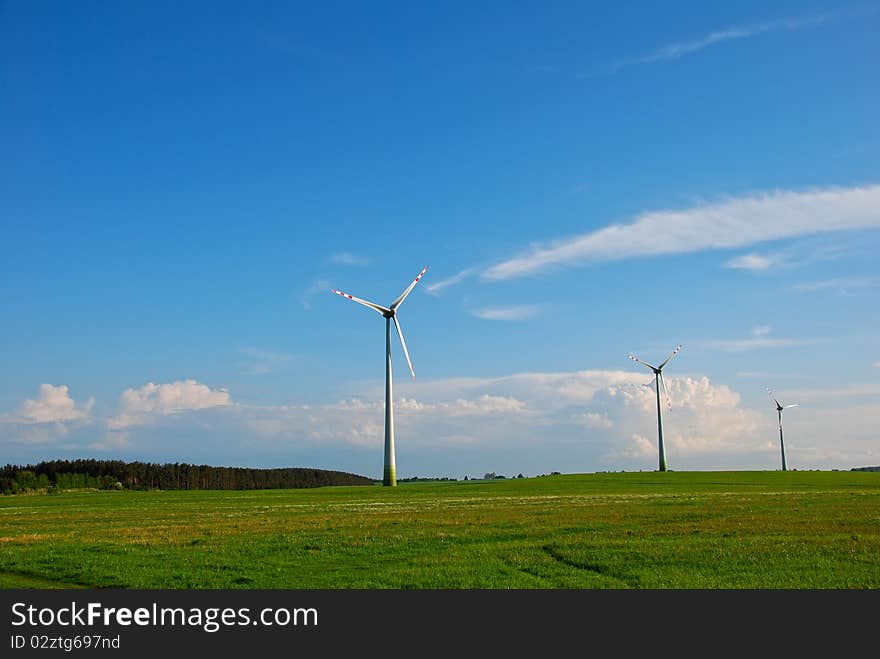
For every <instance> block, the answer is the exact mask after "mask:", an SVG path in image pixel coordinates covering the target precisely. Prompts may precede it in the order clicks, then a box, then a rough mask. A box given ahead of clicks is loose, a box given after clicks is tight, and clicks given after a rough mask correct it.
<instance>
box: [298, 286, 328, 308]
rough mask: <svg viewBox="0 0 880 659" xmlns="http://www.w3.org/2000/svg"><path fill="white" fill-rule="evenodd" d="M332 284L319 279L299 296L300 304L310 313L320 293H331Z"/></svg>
mask: <svg viewBox="0 0 880 659" xmlns="http://www.w3.org/2000/svg"><path fill="white" fill-rule="evenodd" d="M330 290H331V288H330V282H329V281H327V280H326V279H318V280H316V281H314V282H313V283H312V284H310V285H309V286H308V288H306V289H305V290H304V291H303V292H302V293H301V294H300V296H299V303H300V304H301V305H302V307H303V309H305V310H306V311H308V310H309V309H311V308H312V299H313V298H314V297H315V296H316V295H318V294H319V293H324V292H329V291H330Z"/></svg>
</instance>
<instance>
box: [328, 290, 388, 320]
mask: <svg viewBox="0 0 880 659" xmlns="http://www.w3.org/2000/svg"><path fill="white" fill-rule="evenodd" d="M332 292H333V293H336V294H337V295H341V296H342V297H344V298H348V299H349V300H351V301H352V302H357V303H358V304H362V305H364V306H365V307H369V308H370V309H372V310H373V311H377V312H379V313H380V314H382V315H383V316H384V315H385V314H386V313H391V309H386V308H385V307H383V306H381V305H378V304H375V303H373V302H368V301H367V300H362V299H360V298H359V297H355V296H354V295H349V294H348V293H344V292H342V291H337V290H336V289H335V288H334V289H333V291H332Z"/></svg>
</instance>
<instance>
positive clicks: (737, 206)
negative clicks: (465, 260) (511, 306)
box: [481, 184, 880, 281]
mask: <svg viewBox="0 0 880 659" xmlns="http://www.w3.org/2000/svg"><path fill="white" fill-rule="evenodd" d="M876 228H880V184H872V185H866V186H856V187H827V188H818V189H811V190H776V191H772V192H764V193H757V194H750V195H744V196H739V197H729V198H726V199H722V200H721V201H716V202H712V203H706V204H701V205H698V206H695V207H693V208H686V209H682V210H661V211H649V212H646V213H642V214H641V215H639V216H637V217H636V218H634V219H633V220H632V221H630V222H628V223H624V224H612V225H609V226H606V227H604V228H602V229H598V230H596V231H591V232H589V233H585V234H581V235H578V236H574V237H571V238H567V239H563V240H559V241H557V242H554V243H550V244H548V245H536V246H533V247H532V248H531V249H530V250H529V251H527V252H526V253H524V254H522V255H520V256H515V257H513V258H510V259H507V260H505V261H501V262H500V263H497V264H496V265H494V266H492V267H490V268H488V269H487V270H485V271H483V272H482V274H481V278H482V279H484V280H487V281H502V280H507V279H514V278H517V277H524V276H529V275H536V274H539V273H541V272H545V271H547V270H552V269H554V268H560V267H573V266H578V265H584V264H588V263H596V262H603V261H617V260H621V259H626V258H634V257H639V256H654V255H671V254H685V253H692V252H698V251H704V250H714V249H731V248H736V247H745V246H747V245H753V244H756V243H761V242H767V241H771V240H780V239H783V238H793V237H797V236H804V235H810V234H821V233H829V232H834V231H845V230H854V229H876Z"/></svg>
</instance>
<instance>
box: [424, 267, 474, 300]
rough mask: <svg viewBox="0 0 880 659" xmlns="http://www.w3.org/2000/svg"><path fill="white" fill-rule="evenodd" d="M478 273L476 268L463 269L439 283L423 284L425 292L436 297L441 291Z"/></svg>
mask: <svg viewBox="0 0 880 659" xmlns="http://www.w3.org/2000/svg"><path fill="white" fill-rule="evenodd" d="M478 271H479V269H478V268H477V267H476V266H474V267H471V268H465V269H464V270H461V271H460V272H457V273H455V274H454V275H452V276H451V277H446V278H445V279H441V280H440V281H438V282H434V283H432V284H425V292H426V293H430V294H431V295H438V294H439V293H440V291H442V290H443V289H444V288H447V287H449V286H453V285H455V284H458V283H459V282H461V281H464V280H465V279H467V278H468V277H470V276H471V275H474V274H476V273H477V272H478Z"/></svg>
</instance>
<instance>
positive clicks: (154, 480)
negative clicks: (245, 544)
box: [0, 459, 374, 494]
mask: <svg viewBox="0 0 880 659" xmlns="http://www.w3.org/2000/svg"><path fill="white" fill-rule="evenodd" d="M373 483H374V481H373V480H372V479H370V478H367V477H366V476H359V475H357V474H350V473H347V472H344V471H333V470H328V469H309V468H304V467H282V468H276V469H252V468H249V467H213V466H210V465H193V464H187V463H181V462H175V463H165V464H158V463H152V462H123V461H121V460H91V459H89V460H51V461H47V462H40V463H38V464H33V465H30V464H29V465H11V464H7V465H6V466H5V467H3V468H2V469H0V492H2V493H3V494H19V493H26V492H40V491H46V492H57V491H63V490H71V489H99V490H112V489H119V490H121V489H126V490H268V489H288V488H306V487H324V486H327V485H372V484H373Z"/></svg>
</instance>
